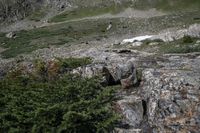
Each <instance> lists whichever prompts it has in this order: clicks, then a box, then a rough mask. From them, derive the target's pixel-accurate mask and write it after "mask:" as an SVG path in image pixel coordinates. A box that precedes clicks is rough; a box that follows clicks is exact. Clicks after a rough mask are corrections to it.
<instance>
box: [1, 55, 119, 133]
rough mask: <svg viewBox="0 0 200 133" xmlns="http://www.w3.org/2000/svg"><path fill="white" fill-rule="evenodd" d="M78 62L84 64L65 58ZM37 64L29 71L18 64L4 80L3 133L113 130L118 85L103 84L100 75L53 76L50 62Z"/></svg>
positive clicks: (74, 132) (76, 60)
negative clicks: (90, 76) (95, 76)
mask: <svg viewBox="0 0 200 133" xmlns="http://www.w3.org/2000/svg"><path fill="white" fill-rule="evenodd" d="M74 60H75V61H74ZM68 61H69V62H68ZM66 62H67V63H66ZM72 62H73V63H72ZM74 62H76V63H74ZM77 62H79V63H78V64H82V61H81V60H80V59H75V58H74V59H72V58H70V59H66V60H65V63H66V64H75V66H78V65H77ZM54 63H56V62H54ZM34 66H35V67H36V68H35V67H34V69H36V70H38V67H39V70H40V71H33V72H31V73H29V72H27V71H25V70H24V69H23V68H20V67H18V68H17V69H14V70H12V71H10V72H9V73H8V74H7V75H6V76H5V77H4V78H3V79H1V80H0V105H1V106H0V132H2V133H6V132H9V133H11V132H15V133H27V132H32V133H43V132H44V133H46V132H48V133H65V132H72V133H83V132H87V133H93V132H97V133H98V132H99V133H101V132H111V131H112V130H113V128H114V124H115V123H116V122H117V121H118V119H119V116H118V115H117V114H116V113H114V112H113V110H112V107H111V104H112V102H113V101H114V100H115V91H116V89H117V88H115V87H102V86H101V85H100V80H99V79H98V78H90V79H88V78H82V77H80V76H77V75H70V74H68V73H62V75H60V74H58V75H57V77H56V78H53V79H52V78H51V77H49V76H50V75H52V73H51V72H52V67H51V70H50V67H49V65H48V64H45V63H44V62H43V63H42V62H40V65H39V66H38V64H36V65H34ZM72 67H74V65H72ZM41 68H42V69H41ZM67 68H68V67H66V69H67ZM59 69H60V68H59ZM53 70H55V68H53ZM45 73H47V74H45ZM50 73H51V74H50ZM46 76H48V77H46ZM44 79H45V80H44Z"/></svg>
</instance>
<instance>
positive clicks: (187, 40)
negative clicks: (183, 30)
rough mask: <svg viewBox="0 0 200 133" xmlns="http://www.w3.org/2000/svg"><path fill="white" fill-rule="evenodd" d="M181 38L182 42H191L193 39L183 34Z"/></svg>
mask: <svg viewBox="0 0 200 133" xmlns="http://www.w3.org/2000/svg"><path fill="white" fill-rule="evenodd" d="M182 40H183V43H193V39H192V37H190V36H184V37H183V39H182Z"/></svg>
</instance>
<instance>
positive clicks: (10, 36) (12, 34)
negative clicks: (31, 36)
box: [6, 32, 16, 38]
mask: <svg viewBox="0 0 200 133" xmlns="http://www.w3.org/2000/svg"><path fill="white" fill-rule="evenodd" d="M6 37H7V38H15V37H16V34H15V33H14V32H9V33H7V34H6Z"/></svg>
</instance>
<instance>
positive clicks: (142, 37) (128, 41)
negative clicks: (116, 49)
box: [121, 35, 153, 44]
mask: <svg viewBox="0 0 200 133" xmlns="http://www.w3.org/2000/svg"><path fill="white" fill-rule="evenodd" d="M152 37H153V36H152V35H145V36H138V37H134V38H131V39H124V40H123V41H122V43H121V44H125V43H133V42H137V41H138V42H140V41H143V40H146V39H150V38H152Z"/></svg>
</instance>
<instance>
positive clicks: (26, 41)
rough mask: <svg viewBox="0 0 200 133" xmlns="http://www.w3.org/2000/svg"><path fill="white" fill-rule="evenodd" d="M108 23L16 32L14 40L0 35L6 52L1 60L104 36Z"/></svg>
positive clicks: (0, 45) (77, 23) (61, 25)
mask: <svg viewBox="0 0 200 133" xmlns="http://www.w3.org/2000/svg"><path fill="white" fill-rule="evenodd" d="M108 23H109V22H108V20H107V21H101V22H95V23H93V22H91V21H81V22H73V23H65V24H59V25H54V26H49V27H44V28H37V29H32V30H28V31H19V32H16V36H17V37H16V38H15V39H13V38H12V39H9V38H6V37H5V34H2V35H0V47H3V48H6V50H5V51H3V52H2V53H1V56H2V57H3V58H11V57H16V56H17V55H19V54H28V53H30V52H32V51H35V50H37V49H42V48H48V47H50V46H60V45H63V44H70V43H75V42H77V43H78V42H81V40H84V39H86V38H87V39H88V38H93V37H95V36H99V35H105V34H107V33H105V29H106V27H107V25H108ZM82 25H84V26H82Z"/></svg>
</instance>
